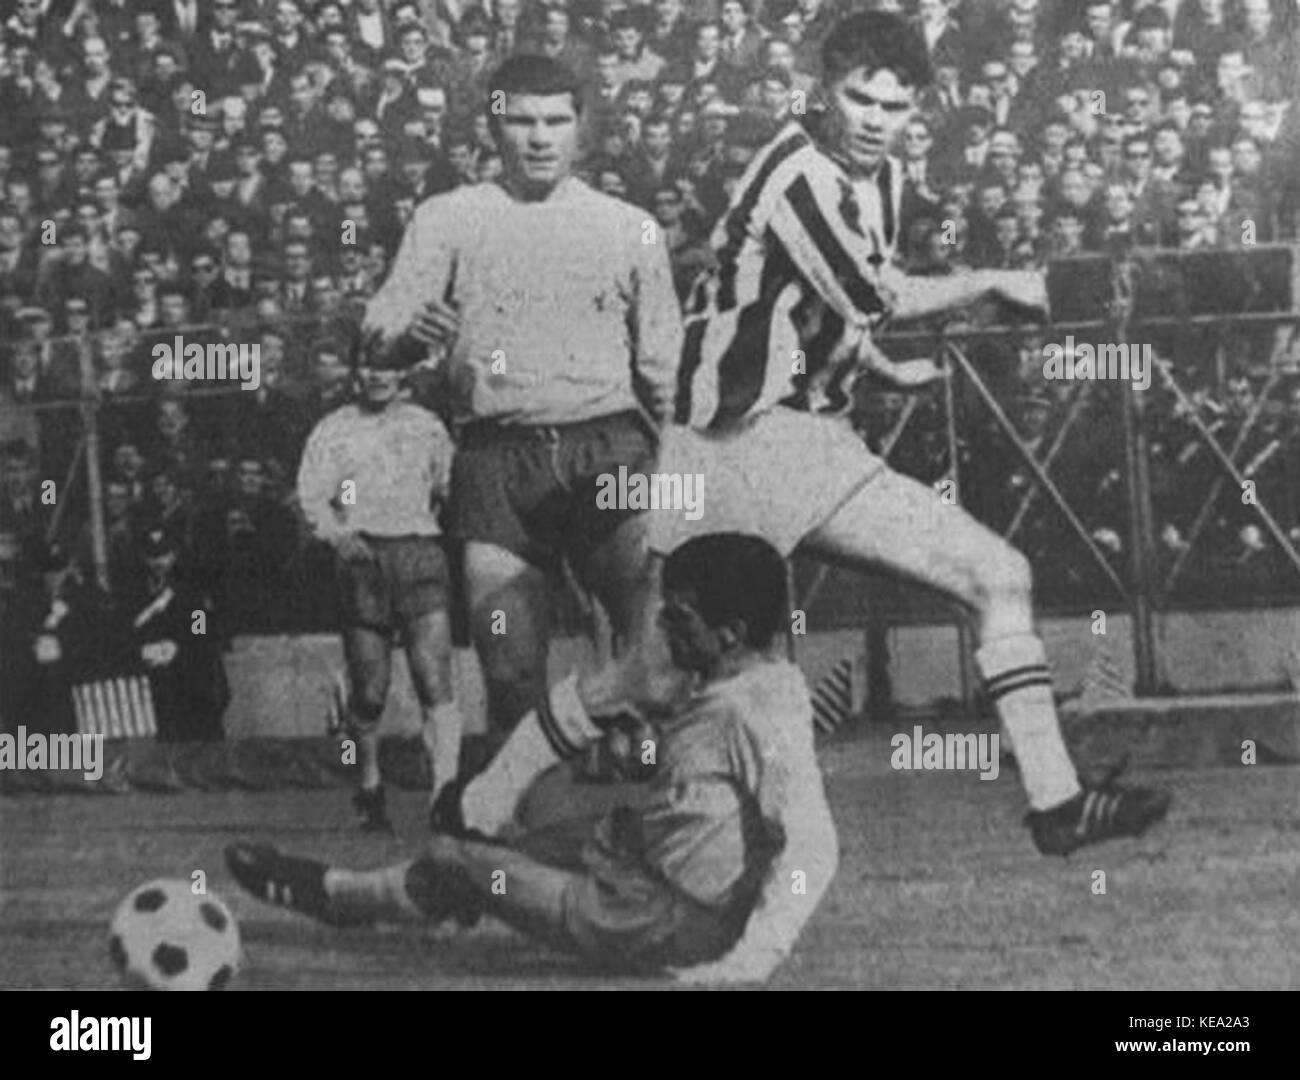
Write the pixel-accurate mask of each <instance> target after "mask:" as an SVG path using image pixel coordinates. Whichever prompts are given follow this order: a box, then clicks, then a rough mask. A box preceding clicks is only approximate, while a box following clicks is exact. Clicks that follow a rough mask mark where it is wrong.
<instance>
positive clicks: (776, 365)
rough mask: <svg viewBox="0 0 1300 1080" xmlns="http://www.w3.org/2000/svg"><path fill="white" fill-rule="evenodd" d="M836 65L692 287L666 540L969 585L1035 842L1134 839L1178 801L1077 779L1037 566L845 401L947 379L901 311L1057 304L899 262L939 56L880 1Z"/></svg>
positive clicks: (502, 813)
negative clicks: (749, 541)
mask: <svg viewBox="0 0 1300 1080" xmlns="http://www.w3.org/2000/svg"><path fill="white" fill-rule="evenodd" d="M823 63H824V72H825V73H824V81H825V91H826V95H825V96H826V99H827V110H826V113H825V116H824V117H823V118H822V121H821V123H819V124H817V125H816V126H815V130H814V127H813V125H809V127H805V126H804V125H802V124H801V123H799V122H797V121H792V122H791V123H790V124H788V125H787V126H786V127H785V128H784V129H782V130H781V131H780V132H779V133H778V134H777V135H776V136H775V138H774V139H773V140H772V141H771V143H769V144H768V146H767V147H766V148H765V149H764V150H762V151H761V152H760V153H759V154H758V156H757V157H756V158H755V159H754V161H753V162H751V164H750V166H749V168H748V169H747V171H746V173H745V175H744V176H743V177H742V178H741V181H740V183H739V185H738V186H737V189H736V191H735V192H734V194H733V197H732V201H731V204H730V208H729V209H728V211H727V213H726V214H725V215H724V217H723V218H722V220H721V221H720V222H719V224H718V226H717V229H716V231H715V233H714V238H713V240H714V246H715V249H716V254H717V269H716V270H715V271H713V272H712V273H711V274H710V275H709V276H708V277H707V278H704V279H702V280H701V282H700V283H699V284H698V285H697V287H696V289H695V290H694V292H693V296H692V299H691V301H690V302H689V304H688V307H687V319H686V341H685V347H684V352H683V358H682V365H681V370H680V376H679V393H678V397H677V402H676V409H675V420H676V424H674V425H672V426H670V427H669V428H668V429H666V430H665V433H664V439H663V446H662V448H661V455H660V462H659V466H658V467H659V470H660V471H661V472H665V473H669V474H683V475H687V474H700V475H703V476H705V477H706V478H707V482H708V491H709V497H708V499H707V500H705V503H704V508H703V514H702V515H701V516H700V517H699V519H698V520H695V521H692V520H689V519H687V518H686V517H685V516H684V515H677V514H673V513H669V512H665V511H661V512H658V513H656V514H654V515H653V518H652V521H651V526H650V545H651V548H652V550H654V551H657V552H659V553H661V554H667V553H669V552H671V551H672V550H673V549H674V548H675V547H676V546H677V545H678V544H680V543H681V542H683V541H684V540H685V539H687V538H688V537H690V536H693V535H699V534H703V533H709V532H719V531H738V532H749V533H754V534H757V535H760V536H763V537H765V538H766V539H768V540H770V541H771V542H772V543H773V544H774V545H775V546H776V547H777V549H778V550H779V551H780V552H781V553H782V555H785V556H788V555H789V554H790V553H791V552H792V551H793V550H794V549H795V547H796V546H799V545H802V547H803V550H806V551H809V552H812V553H816V554H818V555H820V556H822V557H824V558H828V559H832V560H834V561H837V562H840V563H847V564H848V565H850V566H857V567H861V568H863V569H867V568H870V569H874V570H880V569H886V570H890V571H893V572H894V573H896V574H898V575H900V576H902V577H905V578H908V579H910V580H912V581H915V582H918V583H920V584H923V585H928V586H930V587H932V588H935V589H937V590H939V591H940V592H942V593H944V594H946V595H948V596H950V597H952V598H954V599H955V600H957V601H959V602H961V603H962V604H963V605H964V606H966V607H967V608H968V609H969V610H970V611H971V612H972V613H973V614H974V617H975V628H976V631H977V634H978V638H979V642H980V647H979V649H978V651H977V653H976V661H977V663H978V665H979V668H980V671H981V674H982V675H983V678H984V683H985V688H986V691H987V693H988V695H989V697H990V699H991V700H992V701H993V703H994V704H995V706H996V708H997V710H998V714H999V717H1000V719H1001V721H1002V724H1003V727H1004V729H1005V731H1006V732H1007V734H1008V736H1009V737H1010V739H1011V742H1012V744H1013V747H1014V749H1015V753H1016V758H1017V761H1018V763H1019V767H1020V775H1021V778H1022V781H1023V783H1024V785H1025V788H1026V791H1027V793H1028V798H1029V806H1030V809H1029V814H1028V817H1027V819H1026V823H1027V824H1028V825H1029V827H1030V831H1031V835H1032V838H1033V840H1034V843H1035V844H1036V846H1037V847H1038V848H1039V850H1040V851H1042V852H1043V853H1045V854H1047V853H1050V854H1065V853H1068V852H1069V851H1071V850H1073V849H1074V848H1076V847H1078V846H1080V845H1082V844H1088V843H1094V842H1097V841H1100V840H1105V839H1107V838H1110V837H1114V836H1122V835H1136V834H1139V833H1141V832H1143V831H1144V830H1145V829H1146V828H1147V827H1149V826H1150V825H1151V824H1152V823H1153V822H1155V821H1157V820H1159V819H1160V818H1161V817H1163V815H1164V814H1165V812H1166V810H1167V808H1168V802H1169V799H1168V796H1167V795H1166V794H1164V793H1162V792H1156V791H1151V790H1146V789H1142V788H1124V787H1120V786H1118V785H1114V784H1113V783H1111V782H1106V783H1104V784H1099V785H1092V784H1087V785H1085V784H1081V783H1080V780H1079V778H1078V776H1077V774H1076V772H1075V769H1074V766H1073V764H1072V762H1071V760H1070V757H1069V754H1068V752H1067V751H1066V748H1065V744H1064V741H1063V739H1062V737H1061V732H1060V727H1059V724H1058V720H1057V716H1056V709H1055V703H1054V701H1053V698H1052V688H1051V677H1050V674H1049V672H1048V668H1047V658H1046V654H1045V652H1044V649H1043V644H1042V641H1041V640H1040V639H1039V637H1038V635H1037V634H1036V633H1035V630H1034V621H1033V605H1032V590H1031V586H1032V582H1031V574H1030V568H1029V563H1028V561H1027V560H1026V559H1025V557H1024V556H1023V555H1022V554H1020V553H1019V552H1018V551H1016V550H1015V549H1014V548H1013V547H1011V545H1009V544H1008V543H1007V542H1006V541H1004V540H1003V539H1002V538H1001V537H999V536H998V535H997V534H996V533H994V532H992V531H991V530H990V529H988V528H986V527H985V526H984V525H982V524H980V523H979V522H978V521H976V520H975V519H974V518H973V517H971V516H970V515H969V514H967V513H966V512H965V511H963V510H962V509H961V508H959V507H955V506H950V505H947V504H945V503H944V502H943V501H941V499H940V498H939V496H938V495H937V494H936V493H935V492H934V491H933V490H931V489H930V488H929V487H927V486H925V485H924V484H921V483H918V482H917V481H915V480H912V479H910V478H908V477H905V476H902V475H900V474H898V473H896V472H894V471H893V470H892V469H890V468H888V467H887V465H886V464H885V462H884V461H882V460H881V459H879V458H877V457H876V456H874V455H873V454H872V453H871V452H870V451H869V450H868V449H867V447H866V445H865V444H864V443H863V441H862V440H861V439H860V438H859V437H858V436H857V435H856V434H855V433H854V431H853V429H852V427H851V425H850V423H849V422H848V419H847V417H846V416H845V415H844V414H845V413H846V412H847V411H848V410H849V409H850V408H851V405H852V393H851V391H852V384H853V381H854V380H855V379H856V378H857V377H859V376H860V375H862V374H863V373H865V372H870V373H872V374H874V375H876V376H878V377H880V378H881V379H883V380H885V381H886V382H889V383H892V384H894V385H895V386H898V387H902V388H909V387H917V386H922V385H925V384H927V383H929V382H931V381H933V380H934V379H937V378H939V377H941V375H942V372H941V371H940V369H939V368H938V367H937V366H936V365H935V364H934V363H933V362H932V361H929V360H913V361H907V362H902V363H895V362H892V361H890V360H889V359H888V357H886V356H885V355H884V354H883V353H882V352H881V351H880V350H879V349H878V348H877V347H876V346H875V345H874V344H873V342H872V331H873V330H874V329H875V328H877V327H878V326H879V325H880V323H881V322H883V321H884V319H885V318H887V317H890V316H892V317H896V318H900V319H904V318H914V317H918V316H921V315H927V314H933V313H936V312H941V311H945V310H949V309H954V308H957V307H962V306H965V305H968V304H971V303H974V302H976V301H978V300H980V299H982V298H985V297H990V296H995V297H1001V298H1004V299H1007V300H1009V301H1012V302H1014V303H1016V304H1018V305H1020V306H1022V307H1026V308H1030V309H1034V310H1045V308H1046V285H1045V279H1044V276H1043V275H1042V274H1039V273H1033V272H1025V271H974V272H969V273H960V274H953V275H950V276H947V277H934V278H909V277H905V276H903V275H902V274H901V273H899V272H897V271H895V270H894V269H893V267H892V266H891V260H892V258H893V254H894V249H895V242H896V234H897V222H898V214H899V206H900V201H901V188H902V171H901V168H900V167H899V164H898V162H897V161H894V160H891V159H890V157H889V156H888V153H887V150H888V148H889V147H890V146H891V145H892V144H893V143H894V142H895V140H896V139H897V138H898V136H899V134H900V133H901V131H902V129H903V128H904V127H905V126H906V124H907V122H908V120H909V119H910V117H911V116H912V114H913V109H914V103H915V99H916V94H917V92H918V91H919V90H920V89H922V88H923V87H924V86H925V85H926V84H927V82H928V81H929V78H930V68H929V61H928V59H927V57H926V54H925V51H924V47H923V44H922V43H921V42H920V40H919V39H918V38H917V36H916V35H915V33H914V31H912V30H911V29H910V28H909V27H908V26H907V25H906V24H905V23H904V22H902V20H900V19H899V18H898V17H897V16H894V15H892V14H889V13H884V12H868V13H860V14H857V15H854V16H851V17H849V18H846V19H844V20H843V21H842V22H841V23H840V24H839V25H838V26H837V27H836V29H835V32H834V33H832V34H831V35H830V36H829V37H828V38H827V41H826V44H825V47H824V50H823ZM531 757H532V750H531V747H530V745H529V743H528V742H527V741H526V740H525V739H523V738H522V737H521V738H519V739H518V740H512V741H511V743H510V744H507V745H506V747H505V748H504V749H503V751H502V752H501V754H500V755H499V756H498V759H497V763H495V768H494V772H493V773H491V774H490V777H491V778H499V780H498V782H495V783H494V784H493V787H492V794H493V799H494V800H495V808H494V809H492V810H491V812H490V813H489V812H485V811H483V810H482V809H480V808H481V807H482V806H484V803H483V801H482V800H473V801H471V798H470V797H471V796H474V795H476V794H477V789H479V788H481V787H483V786H484V781H485V780H486V779H488V778H489V777H480V778H479V779H478V780H476V781H475V782H474V784H472V785H471V786H470V787H469V789H468V791H467V797H466V800H465V811H466V813H465V820H466V822H467V824H468V825H469V826H471V827H478V828H482V829H484V830H485V831H491V830H493V829H495V828H499V827H500V822H501V821H502V820H503V817H504V819H505V820H508V818H509V814H510V811H511V808H513V807H514V806H515V805H516V804H517V801H518V798H519V795H520V793H521V792H522V791H523V789H524V786H525V785H526V784H527V783H528V782H529V779H530V777H531V775H532V771H531V766H530V764H529V763H530V760H531ZM794 868H796V869H797V866H794ZM786 869H788V868H787V867H786V866H783V865H778V867H777V868H776V869H774V871H773V873H772V875H771V878H770V880H769V889H768V890H765V894H764V899H765V900H766V899H767V898H768V896H769V895H771V896H773V897H775V896H776V894H777V893H778V892H779V891H780V890H782V889H787V890H788V884H787V883H788V882H789V880H790V878H789V875H788V874H787V873H785V871H786ZM783 875H784V876H783ZM809 887H810V889H811V888H812V887H813V883H812V882H810V883H809ZM751 938H752V940H751ZM737 954H738V956H741V957H743V962H741V961H737V967H738V968H739V969H758V970H761V969H763V968H765V967H767V966H769V965H770V964H771V963H773V962H775V957H776V955H777V954H776V951H774V950H772V949H768V948H767V947H766V946H764V945H762V944H761V943H759V942H758V940H757V938H756V937H755V936H753V935H746V941H745V942H743V943H742V948H740V949H738V950H737Z"/></svg>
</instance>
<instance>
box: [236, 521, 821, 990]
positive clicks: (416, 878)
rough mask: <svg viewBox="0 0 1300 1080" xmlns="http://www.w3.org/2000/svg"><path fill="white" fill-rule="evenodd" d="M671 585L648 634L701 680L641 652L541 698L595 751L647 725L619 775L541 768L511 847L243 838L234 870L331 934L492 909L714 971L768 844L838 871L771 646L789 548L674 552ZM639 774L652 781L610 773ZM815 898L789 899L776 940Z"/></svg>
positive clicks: (586, 952) (595, 763)
mask: <svg viewBox="0 0 1300 1080" xmlns="http://www.w3.org/2000/svg"><path fill="white" fill-rule="evenodd" d="M662 588H663V605H662V608H661V610H660V613H659V617H658V630H657V636H658V637H660V638H661V641H662V644H663V646H664V652H665V654H666V655H670V656H671V657H672V661H673V664H674V665H675V668H676V670H677V671H678V672H681V673H688V674H689V675H690V677H691V679H692V680H693V682H692V685H691V686H690V687H689V688H688V689H687V691H686V692H685V693H682V688H681V684H680V682H679V681H678V680H677V679H676V678H673V677H668V678H665V675H666V673H665V672H664V671H663V670H662V669H659V668H656V667H653V666H647V665H646V664H645V663H643V659H644V657H645V656H646V655H647V653H646V652H643V651H637V652H634V653H632V654H631V655H629V656H625V657H623V658H620V659H617V660H614V661H612V662H611V663H609V664H608V665H607V666H605V667H604V668H603V669H601V670H599V671H596V672H593V673H591V674H589V675H585V676H581V677H579V676H570V677H568V678H566V679H564V680H563V681H561V682H559V683H557V684H556V685H555V686H553V687H551V688H550V690H549V692H548V694H547V696H546V701H545V703H544V707H545V708H546V709H547V711H548V712H549V713H550V714H551V719H552V722H553V723H555V724H556V725H557V726H558V727H560V728H561V729H562V730H564V732H565V733H566V736H567V737H568V738H569V739H571V740H573V741H576V742H582V743H584V744H585V745H588V746H593V745H596V746H599V745H600V744H599V743H595V744H593V743H592V742H591V740H597V739H599V736H600V731H599V729H598V727H597V726H596V724H595V723H594V722H593V719H592V718H593V717H595V716H598V715H602V714H606V713H608V712H610V711H611V710H613V709H621V708H626V707H635V708H637V709H638V710H639V711H640V712H641V714H642V715H643V716H645V717H648V718H650V721H649V727H648V728H647V730H646V733H645V737H644V738H643V739H642V740H641V741H640V745H637V746H635V747H634V749H633V751H632V754H631V755H630V756H631V758H632V759H633V760H632V762H631V763H630V767H629V768H625V769H615V770H613V771H612V772H611V770H608V769H605V768H602V767H601V763H602V762H605V761H608V760H610V757H611V755H606V754H592V755H589V756H588V757H587V758H586V759H585V760H583V761H572V762H570V763H569V764H568V765H567V766H565V767H561V768H559V769H556V770H552V771H551V772H550V773H548V774H547V776H546V778H545V779H544V780H543V781H541V782H540V783H539V784H538V785H535V787H534V788H533V790H532V791H530V795H529V798H528V800H526V803H527V805H526V806H525V807H524V808H523V810H522V811H521V814H520V818H521V825H522V829H523V831H522V834H521V835H519V836H517V837H516V838H514V839H513V840H511V841H510V842H508V843H506V844H500V843H494V844H487V843H481V842H478V841H475V840H472V839H456V838H453V837H450V836H436V837H435V838H434V839H433V841H432V842H431V843H430V844H429V846H428V847H427V849H426V850H425V852H424V853H423V854H422V855H420V856H418V857H417V858H415V859H413V860H409V861H406V862H402V863H400V864H398V865H396V866H391V867H388V868H385V869H381V870H372V871H352V870H345V869H342V868H337V867H327V866H325V864H323V863H319V862H315V861H312V860H309V859H303V858H298V857H294V856H287V855H283V854H281V853H279V852H278V851H276V850H275V849H274V848H271V847H268V846H265V845H259V844H242V843H241V844H235V845H232V846H231V847H229V848H227V849H226V861H227V863H228V865H229V867H230V869H231V872H232V873H233V874H234V876H235V879H236V880H237V881H238V882H239V883H240V884H241V885H242V886H243V887H244V888H246V889H248V890H249V891H250V892H251V893H253V895H255V896H257V897H258V898H260V899H262V900H265V901H267V902H270V903H274V904H279V905H281V906H285V907H290V908H293V909H294V910H297V911H300V912H303V913H304V914H307V915H311V916H313V917H315V918H318V919H323V920H325V921H327V922H331V923H335V924H340V925H345V924H351V923H364V922H375V921H384V920H387V921H392V920H402V919H424V920H440V919H445V918H449V917H453V916H454V917H457V918H459V919H461V920H462V921H467V920H470V919H473V918H475V917H477V916H478V915H480V914H490V915H494V916H496V917H497V918H500V919H502V920H503V921H505V922H507V923H509V924H510V925H511V926H513V927H515V928H516V929H518V930H520V931H522V932H524V933H526V934H529V935H531V936H533V937H535V938H539V939H541V940H543V941H546V942H548V943H550V944H552V945H554V946H556V947H558V948H561V949H564V950H566V951H570V952H576V953H579V954H580V955H582V956H584V957H586V958H587V959H589V960H591V961H593V962H594V963H596V964H598V965H599V966H601V967H602V968H605V969H607V970H613V971H643V972H649V971H655V970H662V969H664V968H684V969H686V971H687V972H689V971H690V970H692V969H697V968H696V966H697V965H704V968H705V970H707V968H708V967H709V964H708V962H709V961H713V960H716V959H717V958H718V957H720V956H722V955H724V954H725V953H726V952H727V950H728V949H729V948H730V947H731V945H732V943H734V942H735V941H736V939H737V938H738V937H739V936H740V935H741V933H743V932H744V929H745V926H746V923H747V922H748V920H749V919H750V918H751V911H752V909H753V905H754V901H755V898H756V896H757V894H758V887H759V885H760V883H761V882H762V880H763V878H764V876H765V875H766V874H767V873H768V870H769V867H770V866H771V863H772V859H773V857H774V855H775V854H776V853H777V852H779V851H781V850H782V849H790V850H793V852H794V854H795V857H796V858H797V861H798V864H799V866H800V867H802V868H805V869H806V870H807V872H808V873H809V874H811V875H814V876H816V877H817V878H819V879H825V880H826V881H829V880H830V878H831V877H832V876H833V875H834V873H835V868H836V863H837V859H838V844H837V840H836V836H835V828H834V824H833V822H832V820H831V816H830V811H829V809H828V808H827V806H826V799H825V793H824V791H823V787H822V779H821V773H820V771H819V770H818V767H817V761H816V757H815V755H814V753H813V736H812V706H811V703H810V702H809V698H808V688H807V685H806V684H805V683H804V680H803V676H802V675H801V674H800V672H799V669H798V668H797V667H795V666H794V665H793V664H791V663H790V662H789V661H787V660H786V659H785V658H784V656H783V655H782V654H783V652H784V644H785V633H784V631H785V628H786V627H787V626H788V625H789V624H788V619H789V600H788V597H787V595H786V582H785V564H784V562H783V560H782V559H781V557H780V555H778V554H777V552H776V551H775V549H773V548H772V546H771V545H770V544H768V543H767V542H766V541H764V540H761V539H759V538H758V537H753V536H740V535H735V534H732V535H714V536H707V537H700V538H698V539H695V540H692V541H690V542H689V543H687V544H685V545H683V546H682V547H681V548H679V549H678V550H677V551H675V552H674V553H673V554H672V556H670V557H669V559H668V561H667V563H666V565H665V567H664V573H663V578H662ZM611 734H616V732H614V731H612V730H611ZM647 749H648V750H649V751H651V753H650V754H647ZM612 757H613V758H614V759H619V758H620V757H622V755H620V754H618V753H617V752H615V753H614V754H613V755H612ZM647 757H650V758H652V759H653V760H652V761H647ZM624 760H625V762H626V759H624ZM638 766H640V767H641V771H642V772H644V773H647V774H648V776H647V777H646V778H644V779H642V780H640V781H639V782H638V781H636V780H635V779H633V780H631V781H623V780H620V779H619V778H618V777H619V776H620V775H626V774H627V773H629V772H630V773H635V772H637V771H638ZM502 884H504V886H505V887H504V888H501V887H500V886H501V885H502ZM786 891H787V892H791V891H792V890H790V889H789V888H787V890H786ZM815 906H816V901H815V900H813V901H809V899H808V898H807V897H804V896H792V899H791V902H790V903H787V904H786V905H785V907H784V909H783V912H782V920H783V921H782V924H781V933H782V934H783V935H784V937H785V938H788V939H789V941H790V942H793V941H794V939H795V938H796V937H797V936H798V934H799V932H800V930H801V928H802V927H803V925H804V923H805V922H806V921H807V919H808V918H809V916H810V915H811V914H812V912H813V910H814V908H815ZM697 970H698V969H697Z"/></svg>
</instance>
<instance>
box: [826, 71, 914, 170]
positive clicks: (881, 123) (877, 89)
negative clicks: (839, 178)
mask: <svg viewBox="0 0 1300 1080" xmlns="http://www.w3.org/2000/svg"><path fill="white" fill-rule="evenodd" d="M830 99H831V108H830V113H829V116H828V119H829V120H830V131H831V136H830V137H831V142H832V143H833V144H834V146H833V149H834V150H835V152H836V153H838V154H839V156H840V157H841V158H842V159H844V160H845V161H846V162H848V164H849V165H850V167H851V168H852V169H853V170H854V171H857V172H862V173H872V172H874V171H875V170H876V169H877V168H878V167H879V165H880V163H881V162H882V161H883V160H884V157H885V152H886V150H887V149H888V147H889V146H890V145H891V144H892V143H893V142H894V140H895V139H896V138H897V137H898V135H899V133H900V132H901V131H902V130H903V128H904V127H906V126H907V122H908V120H910V119H911V117H912V109H913V104H914V94H913V91H912V88H911V87H909V86H904V85H903V84H902V83H901V82H899V79H898V76H897V75H895V74H894V73H893V72H892V71H890V70H889V69H888V68H881V69H879V70H877V71H875V72H869V71H868V70H867V69H866V68H865V67H860V68H854V69H853V70H852V71H850V72H849V73H848V74H847V75H845V76H844V77H843V78H842V79H840V80H838V81H837V82H836V83H835V84H834V85H832V86H831V88H830Z"/></svg>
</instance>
